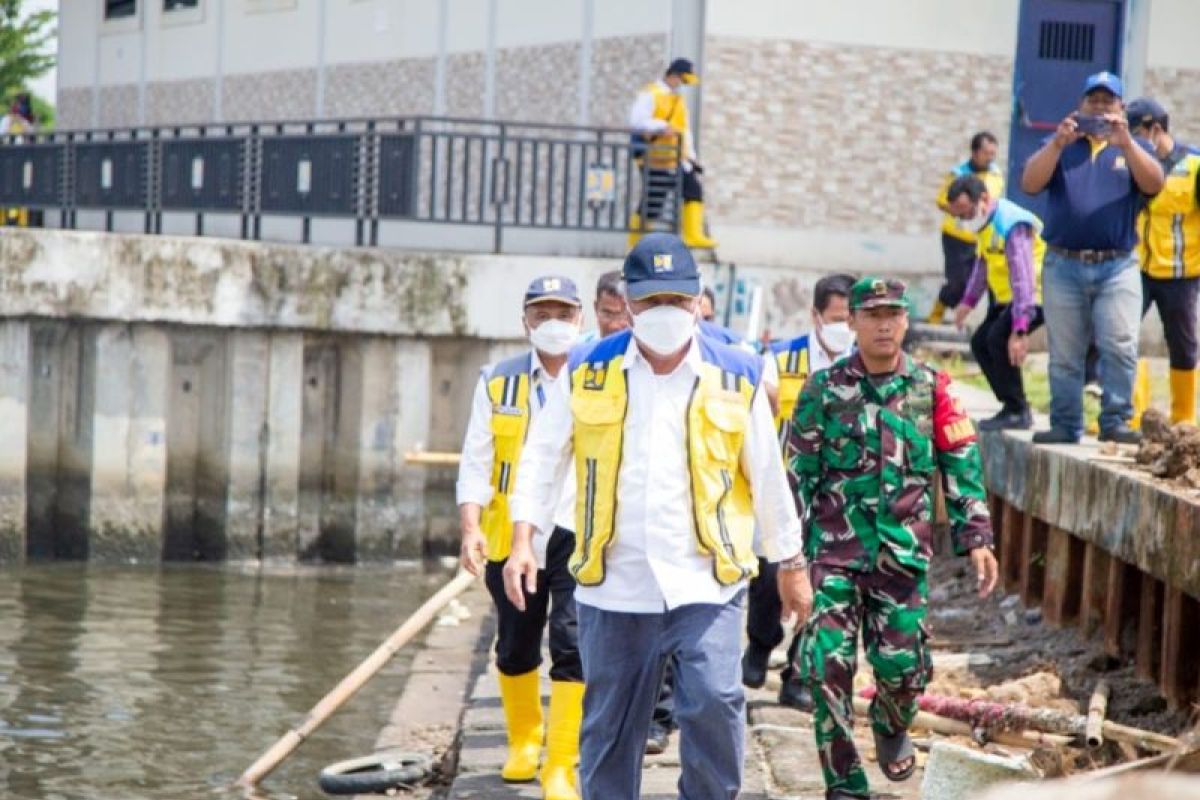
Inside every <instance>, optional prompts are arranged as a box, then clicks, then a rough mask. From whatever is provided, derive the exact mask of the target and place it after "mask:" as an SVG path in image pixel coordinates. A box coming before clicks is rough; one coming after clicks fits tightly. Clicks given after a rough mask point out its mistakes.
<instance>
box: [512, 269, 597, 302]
mask: <svg viewBox="0 0 1200 800" xmlns="http://www.w3.org/2000/svg"><path fill="white" fill-rule="evenodd" d="M551 300H553V301H554V302H556V303H567V304H568V305H572V306H582V305H583V301H582V300H580V299H579V289H578V288H576V286H575V281H573V280H571V279H570V278H564V277H563V276H561V275H545V276H543V277H541V278H534V279H533V283H531V284H529V288H528V289H526V290H525V305H527V306H528V305H533V304H534V303H546V302H549V301H551Z"/></svg>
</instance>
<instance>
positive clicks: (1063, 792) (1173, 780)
mask: <svg viewBox="0 0 1200 800" xmlns="http://www.w3.org/2000/svg"><path fill="white" fill-rule="evenodd" d="M1197 797H1200V776H1196V775H1178V774H1176V775H1171V774H1167V773H1162V772H1147V773H1142V774H1139V775H1125V776H1123V777H1120V778H1112V779H1109V780H1101V781H1093V782H1083V781H1080V780H1065V781H1047V782H1045V783H1042V784H1036V785H1034V784H1021V785H1019V786H1006V787H1004V788H998V789H992V790H990V791H987V792H980V793H974V794H971V795H969V796H968V800H1062V799H1063V798H1070V800H1135V799H1136V800H1141V798H1154V800H1195V798H1197Z"/></svg>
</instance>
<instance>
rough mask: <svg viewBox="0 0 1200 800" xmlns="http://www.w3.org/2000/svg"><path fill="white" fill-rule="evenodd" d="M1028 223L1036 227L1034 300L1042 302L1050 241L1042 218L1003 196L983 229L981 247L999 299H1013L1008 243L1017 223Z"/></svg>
mask: <svg viewBox="0 0 1200 800" xmlns="http://www.w3.org/2000/svg"><path fill="white" fill-rule="evenodd" d="M1022 223H1024V224H1027V225H1030V226H1032V227H1033V282H1034V283H1033V285H1034V302H1036V303H1038V304H1039V305H1040V304H1041V302H1042V260H1043V259H1044V258H1045V257H1046V242H1045V241H1043V240H1042V221H1041V220H1040V219H1038V218H1037V217H1036V216H1035V215H1034V214H1032V213H1030V212H1028V211H1026V210H1025V209H1023V208H1021V207H1020V206H1019V205H1017V204H1016V203H1014V202H1012V201H1011V200H1007V199H1005V198H1003V197H1002V198H1000V202H999V203H998V204H997V205H996V211H995V213H994V214H992V218H991V220H990V221H989V222H988V224H987V225H986V226H985V227H984V228H983V230H981V231H979V243H978V245H977V250H978V252H979V256H980V257H981V258H982V259H983V260H984V263H985V264H986V265H987V283H988V289H990V290H991V292H992V295H993V296H994V297H995V298H996V302H997V303H1000V304H1007V303H1011V302H1012V283H1011V282H1010V281H1009V272H1008V256H1007V255H1006V254H1005V252H1004V243H1005V242H1006V241H1007V240H1008V234H1009V232H1010V231H1011V230H1012V229H1013V226H1015V225H1020V224H1022Z"/></svg>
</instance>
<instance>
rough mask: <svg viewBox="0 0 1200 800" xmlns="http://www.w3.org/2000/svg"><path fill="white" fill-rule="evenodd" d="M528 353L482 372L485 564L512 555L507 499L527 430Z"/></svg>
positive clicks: (515, 475)
mask: <svg viewBox="0 0 1200 800" xmlns="http://www.w3.org/2000/svg"><path fill="white" fill-rule="evenodd" d="M532 363H533V357H532V355H531V354H529V353H525V354H523V355H519V356H514V357H513V358H510V359H507V360H505V361H501V362H500V363H499V364H496V365H495V366H494V367H491V368H490V369H488V368H485V369H484V376H485V380H486V381H487V394H488V399H489V400H491V401H492V419H491V428H492V442H493V449H494V455H493V457H492V499H491V501H490V502H489V503H488V505H487V508H485V509H483V514H482V515H481V516H480V519H479V527H480V529H481V530H482V531H483V535H484V537H485V538H486V539H487V550H488V560H489V561H503V560H504V559H506V558H508V554H509V553H510V552H511V551H512V528H513V526H512V517H511V516H510V515H509V510H508V498H509V495H511V494H512V490H513V487H514V486H515V485H516V482H517V462H518V461H519V460H520V458H521V447H522V446H523V445H524V444H525V434H526V432H527V431H528V430H529V372H530V370H531V369H532Z"/></svg>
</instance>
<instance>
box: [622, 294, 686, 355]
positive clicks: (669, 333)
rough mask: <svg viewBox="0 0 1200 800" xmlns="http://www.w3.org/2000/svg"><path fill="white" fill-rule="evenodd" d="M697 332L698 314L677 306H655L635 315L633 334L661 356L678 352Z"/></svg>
mask: <svg viewBox="0 0 1200 800" xmlns="http://www.w3.org/2000/svg"><path fill="white" fill-rule="evenodd" d="M695 332H696V315H695V314H694V313H693V312H691V311H685V310H684V309H682V308H678V307H676V306H655V307H654V308H648V309H646V310H645V311H643V312H642V313H640V314H634V315H633V335H634V336H636V337H637V340H638V341H639V342H641V343H642V344H644V345H646V347H648V348H650V349H651V350H653V351H654V352H655V353H657V354H658V355H660V356H669V355H673V354H674V353H678V352H679V351H680V350H682V349H683V346H684V345H685V344H687V343H688V340H689V339H691V338H692V336H693V335H694V334H695Z"/></svg>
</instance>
